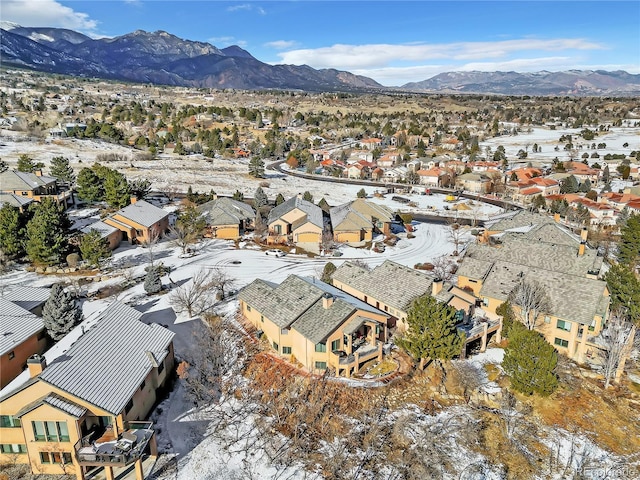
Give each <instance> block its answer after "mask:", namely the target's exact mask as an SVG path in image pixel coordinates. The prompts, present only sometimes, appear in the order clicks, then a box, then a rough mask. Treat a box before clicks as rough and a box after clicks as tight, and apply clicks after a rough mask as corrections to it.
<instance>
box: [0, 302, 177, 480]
mask: <svg viewBox="0 0 640 480" xmlns="http://www.w3.org/2000/svg"><path fill="white" fill-rule="evenodd" d="M141 317H142V313H140V312H138V311H137V310H134V309H133V308H131V307H128V306H126V305H124V304H121V303H118V302H114V303H112V304H111V305H110V306H109V307H107V309H106V310H105V311H104V312H102V314H101V315H100V317H99V318H98V319H97V320H96V323H95V325H94V326H93V327H91V328H89V329H88V330H87V331H86V332H84V333H83V334H82V335H81V336H80V337H79V338H78V339H77V340H76V341H75V342H74V343H73V344H70V345H67V344H64V345H62V343H64V342H65V340H64V339H63V340H61V342H59V344H58V345H56V346H54V347H52V349H50V350H49V352H47V353H46V354H45V355H44V356H42V355H34V356H32V357H31V358H29V359H28V361H27V365H28V372H24V374H22V375H21V376H19V377H18V378H16V380H14V382H12V383H11V384H9V385H8V386H7V387H5V389H3V390H2V391H1V392H0V412H2V414H1V415H0V439H2V450H1V452H0V463H7V462H17V463H24V464H29V465H30V470H31V471H32V472H33V473H37V474H75V476H76V478H77V479H78V480H84V478H85V475H86V474H87V472H88V471H89V470H90V469H92V468H94V467H104V469H105V473H106V478H114V477H113V467H125V466H130V465H132V466H133V468H134V471H135V475H136V478H137V480H143V478H144V472H143V469H142V458H143V455H144V454H145V453H146V452H148V451H149V452H150V453H151V455H157V451H156V446H155V445H156V441H155V433H154V430H153V424H152V423H151V422H143V421H141V420H143V419H144V418H146V416H147V415H148V413H149V412H150V410H151V408H152V407H153V405H154V404H155V402H156V400H157V392H158V391H159V390H161V389H162V388H164V387H165V385H166V384H167V382H168V380H169V377H170V373H169V372H171V370H172V369H173V365H174V356H173V335H174V334H173V333H172V332H170V331H169V330H167V329H166V328H164V327H161V326H160V325H157V324H151V325H147V324H145V323H143V322H142V321H140V319H141ZM65 338H66V337H65ZM53 350H55V351H56V353H57V354H58V356H57V357H56V355H54V354H53V353H50V352H52V351H53ZM16 382H17V383H16Z"/></svg>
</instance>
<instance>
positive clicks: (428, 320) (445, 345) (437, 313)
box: [396, 295, 464, 368]
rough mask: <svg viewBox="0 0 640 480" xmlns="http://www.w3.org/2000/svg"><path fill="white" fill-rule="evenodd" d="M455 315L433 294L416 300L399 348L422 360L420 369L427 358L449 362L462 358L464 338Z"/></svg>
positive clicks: (451, 309)
mask: <svg viewBox="0 0 640 480" xmlns="http://www.w3.org/2000/svg"><path fill="white" fill-rule="evenodd" d="M455 314H456V311H455V309H454V308H452V307H450V306H448V305H446V304H444V303H439V302H438V301H436V299H435V298H433V297H432V296H431V295H425V296H423V297H420V298H418V299H416V300H414V302H413V304H412V305H411V307H410V309H409V312H408V314H407V324H408V329H407V332H406V333H405V334H404V336H403V337H402V338H400V339H398V340H397V342H396V343H397V345H398V346H399V347H400V348H403V349H404V350H406V351H407V352H408V353H409V354H410V355H411V356H412V357H413V358H415V359H419V360H420V367H421V368H422V367H423V366H424V362H425V360H426V359H429V358H430V359H434V360H435V359H437V360H450V359H452V358H453V357H455V356H457V355H460V353H461V352H462V346H463V345H464V338H463V336H460V334H459V333H458V330H457V329H456V320H455Z"/></svg>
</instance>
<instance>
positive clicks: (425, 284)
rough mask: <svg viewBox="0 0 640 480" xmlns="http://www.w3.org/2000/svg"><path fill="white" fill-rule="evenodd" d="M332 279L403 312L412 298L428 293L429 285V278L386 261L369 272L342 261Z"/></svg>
mask: <svg viewBox="0 0 640 480" xmlns="http://www.w3.org/2000/svg"><path fill="white" fill-rule="evenodd" d="M332 277H333V279H334V280H336V281H339V282H341V283H344V284H346V285H349V286H351V287H352V288H354V289H356V290H358V291H360V292H362V293H363V294H365V295H367V296H368V297H370V298H375V299H376V300H377V301H379V302H381V303H384V304H386V305H388V306H390V307H391V308H395V309H397V310H401V311H406V310H407V309H408V308H409V306H410V305H411V302H413V300H415V299H416V298H418V297H421V296H423V295H425V294H427V293H429V292H430V291H431V284H432V283H433V276H431V275H429V274H426V273H422V272H419V271H417V270H414V269H412V268H409V267H405V266H404V265H400V264H398V263H395V262H392V261H390V260H386V261H385V262H384V263H383V264H382V265H378V266H377V267H376V268H374V269H373V270H371V271H367V270H365V269H364V268H361V267H358V266H356V265H353V264H352V263H349V262H344V263H343V264H342V265H340V266H339V267H338V268H337V270H336V271H335V272H334V274H333V276H332Z"/></svg>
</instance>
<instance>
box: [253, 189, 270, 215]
mask: <svg viewBox="0 0 640 480" xmlns="http://www.w3.org/2000/svg"><path fill="white" fill-rule="evenodd" d="M268 203H269V198H268V197H267V194H266V193H264V190H262V187H258V188H256V192H255V193H254V194H253V206H254V208H255V209H256V210H258V209H259V208H260V207H264V206H265V205H267V204H268Z"/></svg>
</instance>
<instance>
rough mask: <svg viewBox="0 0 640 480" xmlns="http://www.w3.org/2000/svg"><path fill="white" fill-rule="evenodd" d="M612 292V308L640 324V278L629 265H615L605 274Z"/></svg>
mask: <svg viewBox="0 0 640 480" xmlns="http://www.w3.org/2000/svg"><path fill="white" fill-rule="evenodd" d="M604 279H605V281H606V282H607V286H608V287H609V291H610V292H611V310H612V311H613V310H621V311H622V312H623V315H624V316H625V317H627V318H629V319H630V320H631V321H632V322H634V323H635V324H637V325H638V326H640V280H639V279H638V278H637V277H636V276H635V275H634V273H633V270H632V269H631V268H629V266H628V265H624V264H617V265H613V266H612V267H611V268H610V269H609V271H608V272H607V273H606V274H605V276H604Z"/></svg>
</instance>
